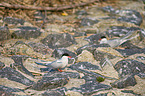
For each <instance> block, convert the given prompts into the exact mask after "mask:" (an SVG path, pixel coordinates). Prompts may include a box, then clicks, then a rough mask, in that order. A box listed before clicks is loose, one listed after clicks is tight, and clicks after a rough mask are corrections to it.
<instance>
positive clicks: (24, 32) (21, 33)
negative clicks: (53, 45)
mask: <svg viewBox="0 0 145 96" xmlns="http://www.w3.org/2000/svg"><path fill="white" fill-rule="evenodd" d="M18 28H19V30H17V31H14V32H13V33H12V38H15V39H30V38H37V37H39V36H40V35H41V33H42V32H41V31H40V30H39V29H37V28H36V27H30V26H23V27H18Z"/></svg>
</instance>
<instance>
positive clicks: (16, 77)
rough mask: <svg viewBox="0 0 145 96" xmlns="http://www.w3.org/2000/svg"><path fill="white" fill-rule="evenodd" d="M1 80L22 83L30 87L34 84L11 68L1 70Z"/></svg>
mask: <svg viewBox="0 0 145 96" xmlns="http://www.w3.org/2000/svg"><path fill="white" fill-rule="evenodd" d="M0 78H7V79H9V80H12V81H15V82H19V83H22V84H24V85H26V86H30V85H32V84H34V82H33V81H31V80H29V79H28V78H26V77H25V76H23V75H22V74H21V73H19V72H18V71H16V70H14V69H12V68H10V67H5V68H3V69H1V70H0Z"/></svg>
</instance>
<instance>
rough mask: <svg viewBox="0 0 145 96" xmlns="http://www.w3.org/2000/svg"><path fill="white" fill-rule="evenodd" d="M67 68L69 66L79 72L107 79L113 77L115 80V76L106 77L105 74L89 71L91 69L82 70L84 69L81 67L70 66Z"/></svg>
mask: <svg viewBox="0 0 145 96" xmlns="http://www.w3.org/2000/svg"><path fill="white" fill-rule="evenodd" d="M69 68H71V69H72V70H76V71H78V72H81V73H83V74H85V75H90V76H95V77H102V78H108V79H114V80H116V78H112V77H106V76H103V75H101V74H99V73H97V72H91V71H87V70H84V69H81V68H76V67H72V66H70V67H69Z"/></svg>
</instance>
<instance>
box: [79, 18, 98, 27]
mask: <svg viewBox="0 0 145 96" xmlns="http://www.w3.org/2000/svg"><path fill="white" fill-rule="evenodd" d="M98 22H99V20H93V19H91V18H83V19H82V20H81V24H80V25H81V26H91V25H94V24H96V23H98Z"/></svg>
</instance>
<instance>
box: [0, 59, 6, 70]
mask: <svg viewBox="0 0 145 96" xmlns="http://www.w3.org/2000/svg"><path fill="white" fill-rule="evenodd" d="M4 66H5V64H4V63H3V62H1V61H0V69H2V68H3V67H4Z"/></svg>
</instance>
